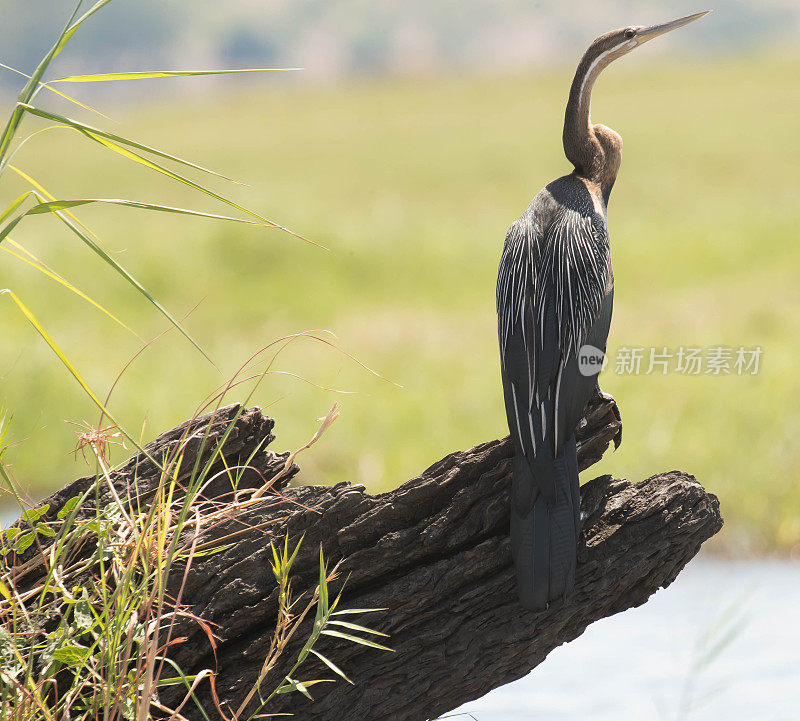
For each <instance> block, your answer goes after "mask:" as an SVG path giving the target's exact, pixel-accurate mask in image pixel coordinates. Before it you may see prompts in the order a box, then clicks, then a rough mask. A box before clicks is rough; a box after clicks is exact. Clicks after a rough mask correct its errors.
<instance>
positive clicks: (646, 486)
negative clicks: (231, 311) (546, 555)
mask: <svg viewBox="0 0 800 721" xmlns="http://www.w3.org/2000/svg"><path fill="white" fill-rule="evenodd" d="M240 410H241V409H239V408H238V407H237V406H231V407H228V408H224V409H220V410H219V411H218V412H217V413H216V414H215V415H214V416H213V417H211V416H206V417H204V418H201V419H198V420H196V421H193V422H191V423H190V424H184V426H181V427H179V428H177V429H174V430H173V431H170V432H168V433H166V434H164V435H162V436H161V437H159V438H158V439H157V440H156V441H155V442H154V443H153V444H151V445H150V446H148V448H147V450H148V452H149V453H150V455H151V456H152V457H154V458H157V457H163V456H164V455H165V454H166V453H168V452H169V451H170V449H174V448H175V447H176V446H177V445H182V447H183V448H184V452H185V457H184V462H183V465H182V468H184V469H189V468H191V467H192V465H193V463H194V461H195V460H196V459H199V461H198V462H205V461H206V460H207V458H208V454H209V453H210V452H211V451H212V450H213V448H214V443H217V444H219V443H220V442H221V443H222V449H223V452H224V455H225V462H226V463H227V464H228V466H235V465H237V464H242V465H245V464H246V465H248V466H249V467H250V470H248V471H247V472H246V473H245V475H244V477H243V478H242V482H241V483H240V485H239V487H240V488H242V487H245V486H250V487H256V486H258V485H261V484H262V483H263V482H264V481H265V480H269V479H271V478H274V477H275V476H276V475H280V481H279V482H278V483H277V484H276V486H279V487H283V486H285V484H286V482H287V481H288V480H289V478H291V476H292V475H294V473H295V472H296V470H297V469H296V467H295V466H289V467H288V468H287V469H286V470H285V471H283V470H282V469H284V468H285V466H286V462H287V454H275V453H271V452H269V451H266V450H265V449H264V446H266V444H267V443H269V442H270V441H271V440H272V434H271V431H272V428H273V422H272V421H271V420H270V419H267V418H265V417H264V416H263V415H262V414H261V412H260V411H259V410H258V409H257V408H252V409H246V410H244V411H243V412H241V414H240V415H239V416H238V419H237V418H236V415H237V413H239V412H240ZM233 419H236V420H235V423H234V425H233V431H232V432H231V433H229V434H227V436H226V435H225V434H224V430H225V429H226V428H227V426H228V424H229V423H230V422H231V421H232V420H233ZM620 432H621V424H620V422H619V420H618V415H617V414H616V406H615V404H614V402H613V400H612V399H610V398H603V397H601V396H596V397H595V398H594V399H593V401H592V402H591V403H590V405H589V407H588V408H587V412H586V414H585V418H584V421H583V422H582V424H581V427H580V428H579V431H578V439H579V463H580V465H581V468H586V467H587V466H589V465H591V463H593V462H595V461H597V460H598V459H599V458H600V456H601V455H602V453H603V452H604V450H605V449H606V447H607V446H608V445H609V443H610V442H611V441H615V442H616V441H618V439H619V434H620ZM209 439H210V440H209ZM511 456H512V448H511V445H510V442H509V440H508V439H504V440H499V441H492V442H489V443H484V444H481V445H478V446H475V447H474V448H471V449H469V450H466V451H461V452H458V453H453V454H451V455H449V456H447V457H446V458H443V459H442V460H441V461H439V462H438V463H436V464H434V465H433V466H431V467H430V468H429V469H427V470H426V471H424V472H423V473H422V474H420V475H419V476H417V477H416V478H413V479H411V480H410V481H407V482H406V483H404V484H403V485H402V486H400V487H399V488H397V489H396V490H393V491H390V492H388V493H383V494H379V495H376V496H371V495H368V494H366V493H365V492H364V488H363V487H362V486H352V485H349V484H344V483H340V484H338V485H336V486H333V487H326V486H313V485H304V486H298V487H294V488H282V490H281V491H280V493H281V494H282V500H281V502H280V503H275V502H274V501H275V500H276V497H275V496H274V495H271V496H268V497H266V498H265V503H263V504H257V505H253V506H251V507H249V508H246V509H244V510H242V511H241V512H239V513H237V515H236V516H235V517H232V518H229V519H228V520H226V521H225V522H224V523H222V524H221V525H218V526H216V527H215V528H214V529H213V530H212V531H210V532H209V536H208V537H207V538H206V537H204V540H210V539H213V538H226V537H229V536H230V535H231V534H239V535H238V536H237V539H236V541H235V545H233V546H231V547H229V548H228V549H226V550H224V551H222V552H220V553H217V554H214V555H211V556H208V557H204V558H202V559H196V560H195V561H194V563H193V565H192V566H191V568H190V570H189V571H188V573H187V574H186V577H185V579H181V578H180V575H181V574H176V579H177V580H176V581H175V583H176V584H177V583H179V582H180V581H181V580H183V583H184V587H183V592H182V593H183V602H184V603H186V604H188V605H189V606H190V607H191V610H192V612H193V613H195V614H197V615H199V616H200V617H202V618H203V619H204V620H205V621H206V622H208V623H210V624H212V627H213V628H214V632H215V634H216V636H217V637H218V641H217V646H216V649H215V651H212V649H211V647H210V644H209V641H208V638H207V637H206V635H205V633H204V632H203V630H202V629H201V628H200V627H199V626H197V625H196V624H191V623H186V624H183V625H182V626H181V628H180V635H181V636H182V637H185V639H186V640H185V641H184V642H183V643H180V644H178V645H175V646H173V647H171V648H170V651H169V653H170V656H171V657H172V658H173V659H174V660H175V661H176V662H177V663H178V664H179V665H180V667H181V668H182V669H183V671H184V673H186V674H193V673H198V672H199V671H200V670H202V669H204V668H211V669H216V678H215V689H216V694H217V696H218V699H219V700H220V701H221V702H222V708H223V709H224V710H225V711H226V713H227V711H228V710H232V709H236V708H237V707H238V705H239V703H240V702H241V701H242V699H243V698H244V697H245V695H246V694H247V692H248V691H249V690H250V689H251V687H252V686H253V684H254V682H255V681H256V679H257V677H258V674H259V671H260V669H261V666H262V663H263V660H264V658H265V656H266V654H267V652H268V649H269V644H270V639H271V637H272V632H273V629H274V628H275V623H276V611H277V608H278V599H277V589H276V584H275V580H274V578H273V576H272V573H271V571H270V567H269V558H270V557H271V552H270V549H269V542H270V540H278V539H281V540H282V539H283V538H284V536H285V535H286V534H288V536H289V539H290V544H292V545H293V544H296V543H297V541H298V540H299V539H300V537H301V536H304V540H303V543H302V546H301V548H300V551H299V553H298V556H297V559H296V561H295V564H294V566H293V569H292V571H293V573H292V577H293V579H294V580H293V584H294V588H295V589H296V591H298V592H299V591H302V590H304V589H306V590H311V589H313V588H314V587H315V585H316V582H317V577H318V568H319V566H318V562H319V556H318V552H319V547H320V545H321V546H322V548H323V549H324V553H325V557H326V559H328V560H329V561H330V562H331V563H337V562H340V564H341V565H340V577H341V578H347V582H346V586H345V591H344V595H343V598H342V607H344V608H382V609H386V610H384V611H381V612H379V613H373V614H370V615H369V616H368V617H367V618H365V619H364V622H365V623H366V625H369V626H370V627H372V628H375V629H379V630H381V631H383V632H385V633H387V634H389V639H388V640H387V643H388V645H390V646H391V647H392V648H393V649H394V651H393V652H392V653H386V652H380V651H376V650H374V649H370V648H365V647H363V646H356V645H352V644H347V643H342V642H338V641H336V639H333V638H328V637H323V640H322V641H321V642H320V644H321V645H320V646H319V650H320V651H322V652H323V653H324V654H325V655H327V656H328V657H329V658H331V659H333V660H334V661H335V662H336V663H337V665H339V666H340V667H341V668H342V670H343V671H344V672H345V673H346V674H347V675H348V676H350V678H352V679H353V680H354V681H355V685H354V686H351V685H349V684H346V683H344V682H340V683H337V684H325V685H320V686H315V687H314V688H313V690H312V692H313V693H314V696H315V701H314V702H311V701H309V700H307V699H305V698H304V697H302V696H301V695H300V694H298V693H293V694H288V695H284V696H279V697H276V699H275V703H273V704H271V705H270V707H269V708H268V709H265V710H266V711H268V712H270V713H276V712H288V713H294V714H296V716H297V717H298V718H302V719H305V720H308V721H316V720H319V721H323V720H325V721H334V720H336V721H338V720H339V719H346V720H348V721H424V720H425V719H432V718H436V717H437V716H438V715H440V714H443V713H445V712H447V711H449V710H451V709H453V708H456V707H457V706H459V705H461V704H463V703H465V702H467V701H469V700H472V699H475V698H478V697H479V696H481V695H483V694H485V693H487V692H488V691H490V690H491V689H493V688H496V687H497V686H500V685H502V684H505V683H508V682H509V681H513V680H515V679H518V678H521V677H522V676H524V675H525V674H527V673H528V672H529V671H530V670H531V669H532V668H534V667H535V666H536V665H538V664H539V663H541V662H542V661H543V660H544V659H545V657H546V656H547V654H548V653H549V652H550V651H551V650H552V649H554V648H555V647H557V646H559V645H560V644H562V643H565V642H568V641H571V640H573V639H574V638H576V637H577V636H579V635H580V634H581V633H582V632H583V631H584V629H585V628H586V626H587V625H588V624H590V623H592V622H593V621H595V620H598V619H600V618H603V617H605V616H609V615H611V614H614V613H618V612H619V611H624V610H625V609H627V608H631V607H633V606H638V605H641V604H642V603H644V602H645V601H646V600H647V599H648V598H649V597H650V596H651V595H652V594H653V593H654V592H655V591H656V590H658V589H659V588H661V587H663V586H667V585H668V584H670V583H671V582H672V581H673V580H674V579H675V577H676V576H677V574H678V573H679V572H680V570H681V569H682V568H683V567H684V566H685V564H686V563H687V562H688V561H689V560H690V559H691V558H692V557H693V556H694V555H695V554H696V553H697V551H698V549H699V548H700V545H701V544H702V543H703V542H704V541H705V540H707V539H708V538H710V537H711V536H712V535H714V534H715V533H716V532H717V531H719V530H720V528H721V527H722V518H721V516H720V513H719V505H718V502H717V499H716V498H715V497H714V496H713V495H711V494H709V493H707V492H706V491H705V490H704V489H703V487H702V486H701V485H700V484H699V483H698V482H697V481H696V480H695V479H694V478H693V477H691V476H689V475H687V474H685V473H682V472H680V471H671V472H669V473H663V474H659V475H656V476H653V477H651V478H649V479H647V480H645V481H642V482H640V483H636V484H633V483H629V482H628V481H622V480H615V479H612V478H611V477H610V476H602V477H599V478H595V479H594V480H592V481H589V482H588V483H587V484H585V485H584V486H583V487H582V489H581V514H582V517H583V519H584V520H583V543H582V546H581V548H580V551H579V559H578V568H577V578H576V586H575V589H574V591H573V592H572V594H571V595H570V596H569V597H568V598H567V599H566V600H565V601H562V602H557V603H553V604H551V606H550V607H549V608H548V609H547V610H545V611H542V612H539V613H532V612H527V611H524V610H523V609H522V608H520V607H519V606H518V604H517V602H516V590H515V585H514V574H513V570H512V563H511V555H510V548H509V540H508V522H509V520H508V508H509V499H508V492H509V488H510V459H511ZM216 464H217V465H216V466H215V467H219V468H220V469H221V468H222V464H221V462H220V461H216ZM187 472H188V471H187ZM158 475H159V473H158V471H157V469H156V468H155V467H154V466H153V465H152V463H151V462H150V461H149V460H147V459H146V458H144V457H137V458H134V459H131V461H129V463H128V464H127V465H126V466H124V467H123V468H122V469H121V470H120V471H119V472H117V473H115V474H114V475H113V477H112V480H113V485H114V488H115V491H116V492H117V493H118V494H119V495H121V496H122V495H126V494H129V493H131V489H132V488H133V485H132V484H133V478H134V476H135V477H136V488H137V490H138V494H139V496H140V497H141V498H146V497H147V494H148V493H150V492H152V491H153V490H154V489H155V487H156V486H157V483H158ZM88 482H90V481H89V479H80V480H79V481H76V482H74V483H73V484H71V485H70V486H67V487H66V488H65V489H62V491H59V492H58V493H57V494H55V495H54V496H52V497H51V498H50V499H48V501H49V503H50V504H51V509H50V511H49V514H50V515H51V516H52V515H53V514H55V512H56V511H57V510H58V508H59V507H60V505H61V504H63V503H64V502H65V501H66V500H67V499H68V498H70V497H72V496H74V495H75V493H76V490H80V489H85V487H86V484H87V483H88ZM215 484H216V485H215ZM215 484H211V485H210V486H209V487H207V488H206V489H205V490H204V494H205V495H206V496H207V497H209V498H220V497H223V496H224V494H225V493H226V491H230V484H229V483H228V485H227V486H226V485H225V483H224V482H220V481H215ZM105 492H106V493H107V494H108V497H109V498H111V497H112V496H113V494H112V493H111V491H110V489H109V490H108V491H105ZM277 492H278V491H277V489H275V491H274V493H277ZM270 499H272V501H273V502H270ZM265 521H271V522H272V523H271V525H268V526H266V527H263V524H264V522H265ZM245 529H249V530H247V532H244V533H243V531H244V530H245ZM27 554H29V555H26V556H24V557H22V558H21V559H20V566H19V567H20V570H21V572H22V569H24V568H25V567H26V564H27V565H28V566H29V565H30V564H31V563H32V562H33V561H34V560H35V559H34V555H35V551H33V549H32V550H31V551H28V552H27ZM30 554H33V555H30ZM174 593H176V594H177V588H176V589H175V590H174ZM352 620H354V621H356V622H359V619H358V617H354V618H353V619H352ZM303 641H304V636H303V633H302V632H300V633H298V635H297V639H296V644H295V646H290V647H289V648H287V651H286V654H285V664H283V665H281V664H278V666H277V667H276V668H275V669H274V670H273V671H272V672H271V673H270V675H269V676H268V677H267V679H266V680H265V681H264V684H263V687H264V688H265V689H270V690H271V689H272V688H275V687H276V686H277V685H278V684H279V683H280V681H281V679H282V678H283V675H285V674H286V673H287V670H288V668H289V667H290V666H291V663H292V662H293V661H294V659H295V658H296V654H297V650H298V649H299V646H300V645H302V642H303ZM309 663H311V662H309ZM314 663H317V665H318V668H314V669H311V668H310V667H309V669H308V670H306V669H305V667H304V672H303V677H306V678H308V677H313V678H319V677H326V676H327V677H330V672H328V671H327V669H325V668H324V667H322V665H321V664H319V663H318V662H316V661H315V662H314ZM197 693H198V696H199V698H200V701H201V703H202V704H203V705H204V707H206V708H207V709H210V710H213V709H214V702H213V699H212V692H211V689H210V687H209V686H207V685H201V686H199V687H198V691H197ZM176 698H177V697H176ZM163 700H164V702H165V703H166V704H167V705H170V703H171V702H174V701H175V699H174V698H169V694H165V697H164V699H163ZM182 713H183V714H185V715H186V716H187V717H188V718H190V719H194V718H201V716H199V715H198V714H197V713H196V711H195V710H193V709H191V708H190V707H189V706H186V707H184V709H183V711H182ZM209 714H210V715H212V716H213V713H211V711H210V712H209ZM245 718H246V715H245Z"/></svg>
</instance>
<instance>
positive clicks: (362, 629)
mask: <svg viewBox="0 0 800 721" xmlns="http://www.w3.org/2000/svg"><path fill="white" fill-rule="evenodd" d="M328 623H329V624H332V625H336V626H341V627H342V628H349V629H350V630H351V631H360V632H361V633H371V634H373V635H374V636H384V637H385V638H388V636H389V634H386V633H381V632H380V631H374V630H373V629H371V628H367V627H366V626H359V625H358V624H357V623H350V622H349V621H328Z"/></svg>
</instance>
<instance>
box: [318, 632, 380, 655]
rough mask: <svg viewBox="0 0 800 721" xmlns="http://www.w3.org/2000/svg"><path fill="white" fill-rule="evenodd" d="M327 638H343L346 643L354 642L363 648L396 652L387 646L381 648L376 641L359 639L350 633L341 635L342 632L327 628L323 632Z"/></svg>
mask: <svg viewBox="0 0 800 721" xmlns="http://www.w3.org/2000/svg"><path fill="white" fill-rule="evenodd" d="M322 633H324V634H325V635H326V636H335V637H336V638H343V639H344V640H345V641H352V642H353V643H359V644H361V645H362V646H369V647H370V648H377V649H380V650H381V651H392V652H394V649H393V648H388V647H386V646H381V645H380V644H379V643H375V642H374V641H370V640H368V639H366V638H359V637H358V636H351V635H350V634H349V633H341V632H340V631H334V630H332V629H329V628H326V629H324V630H323V631H322Z"/></svg>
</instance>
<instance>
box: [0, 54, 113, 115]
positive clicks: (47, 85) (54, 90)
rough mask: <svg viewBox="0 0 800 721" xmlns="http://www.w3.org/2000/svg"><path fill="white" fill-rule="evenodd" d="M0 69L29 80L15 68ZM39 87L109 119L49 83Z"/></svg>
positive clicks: (29, 77) (6, 66)
mask: <svg viewBox="0 0 800 721" xmlns="http://www.w3.org/2000/svg"><path fill="white" fill-rule="evenodd" d="M0 68H5V69H6V70H8V71H10V72H12V73H16V74H17V75H21V76H22V77H23V78H28V80H30V79H31V76H30V75H28V74H27V73H23V72H22V71H21V70H17V69H16V68H12V67H11V66H10V65H6V64H4V63H0ZM41 86H42V87H44V88H47V89H48V90H49V91H50V92H51V93H55V94H56V95H59V96H61V97H62V98H64V100H68V101H69V102H70V103H74V104H75V105H78V106H79V107H81V108H83V109H84V110H88V111H89V112H90V113H95V114H97V115H100V116H101V117H103V118H105V119H106V120H110V119H111V118H109V117H108V115H106V114H104V113H101V112H100V111H99V110H96V109H95V108H93V107H91V106H89V105H86V104H85V103H82V102H81V101H80V100H78V99H77V98H73V97H72V96H71V95H67V94H66V93H64V92H62V91H61V90H58V89H57V88H54V87H51V85H50V84H49V83H41Z"/></svg>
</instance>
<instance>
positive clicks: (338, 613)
mask: <svg viewBox="0 0 800 721" xmlns="http://www.w3.org/2000/svg"><path fill="white" fill-rule="evenodd" d="M388 610H389V609H387V608H344V609H342V610H341V611H334V612H333V613H332V614H331V616H345V615H347V614H350V615H354V614H357V613H375V612H376V611H388Z"/></svg>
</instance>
